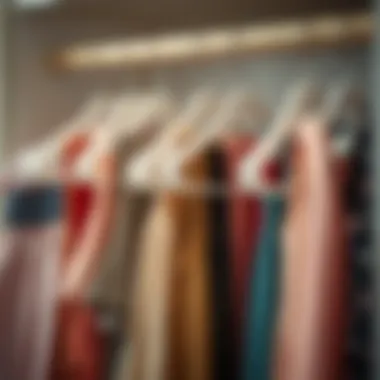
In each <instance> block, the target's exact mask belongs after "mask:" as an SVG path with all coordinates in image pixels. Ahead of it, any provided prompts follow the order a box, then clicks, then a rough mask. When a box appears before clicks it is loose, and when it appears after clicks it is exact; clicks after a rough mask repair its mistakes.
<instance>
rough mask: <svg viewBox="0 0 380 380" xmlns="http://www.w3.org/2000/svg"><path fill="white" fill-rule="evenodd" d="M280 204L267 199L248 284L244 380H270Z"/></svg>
mask: <svg viewBox="0 0 380 380" xmlns="http://www.w3.org/2000/svg"><path fill="white" fill-rule="evenodd" d="M283 209H284V201H283V200H282V199H267V200H266V201H265V202H264V206H263V214H264V215H263V221H262V227H261V233H260V240H259V244H258V246H257V247H256V246H254V247H253V249H254V250H255V251H256V252H255V254H254V257H255V260H254V263H253V270H252V274H251V281H250V292H249V301H248V310H247V328H246V347H245V354H244V367H243V378H244V379H247V380H249V379H257V380H270V379H271V372H272V357H273V351H274V344H273V339H274V330H275V325H276V317H277V302H278V292H279V289H278V287H279V274H280V265H281V250H280V231H281V225H282V216H283Z"/></svg>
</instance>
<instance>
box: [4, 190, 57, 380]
mask: <svg viewBox="0 0 380 380" xmlns="http://www.w3.org/2000/svg"><path fill="white" fill-rule="evenodd" d="M61 218H62V194H61V189H60V188H58V187H54V186H51V187H49V186H46V187H43V186H42V187H40V186H36V187H30V188H29V187H23V188H14V189H12V190H10V191H9V193H8V194H7V199H6V204H5V228H6V231H5V232H4V235H3V237H2V238H3V251H2V254H1V268H0V300H1V302H2V305H3V306H4V307H3V311H2V312H1V313H0V322H1V324H0V341H1V342H2V344H1V346H0V377H1V378H2V379H12V380H45V379H47V375H48V371H49V364H50V361H51V351H52V344H53V339H54V329H55V309H56V305H57V296H58V291H59V264H60V250H61V249H60V248H61V243H62V228H61V227H62V224H61Z"/></svg>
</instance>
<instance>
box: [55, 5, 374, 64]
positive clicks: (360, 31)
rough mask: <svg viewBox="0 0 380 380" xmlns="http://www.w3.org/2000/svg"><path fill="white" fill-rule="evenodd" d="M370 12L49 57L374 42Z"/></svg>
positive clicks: (206, 53)
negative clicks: (372, 39) (371, 40)
mask: <svg viewBox="0 0 380 380" xmlns="http://www.w3.org/2000/svg"><path fill="white" fill-rule="evenodd" d="M373 29H374V20H373V19H372V15H371V14H370V13H369V12H363V13H355V14H348V15H341V16H321V17H314V18H308V19H301V20H296V21H283V22H275V23H266V24H262V25H254V26H245V27H236V28H226V29H211V30H205V31H198V32H192V33H179V34H176V35H173V34H171V35H163V36H154V37H150V38H130V39H120V40H113V41H105V42H89V43H78V44H74V45H72V46H68V47H65V48H63V49H62V50H60V51H58V52H55V53H54V54H53V55H52V56H50V57H49V63H50V64H52V65H53V67H55V68H58V69H60V70H63V71H85V70H95V69H114V68H154V67H160V66H168V65H177V64H190V63H197V62H204V61H210V60H218V59H223V58H233V57H236V56H245V55H249V54H259V53H275V52H284V51H285V52H286V51H299V50H309V49H314V48H333V47H345V46H352V45H362V44H366V43H368V42H369V41H370V39H371V36H372V34H373Z"/></svg>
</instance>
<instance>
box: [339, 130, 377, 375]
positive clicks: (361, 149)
mask: <svg viewBox="0 0 380 380" xmlns="http://www.w3.org/2000/svg"><path fill="white" fill-rule="evenodd" d="M355 137H356V138H355V146H354V147H353V152H352V155H351V156H350V158H349V159H348V165H347V166H348V169H349V172H348V181H347V184H346V188H345V189H344V192H343V195H344V196H345V198H346V220H348V236H349V264H350V265H349V274H350V286H349V309H348V311H349V313H348V315H349V325H348V334H347V335H348V339H347V347H346V362H345V367H346V373H345V376H344V379H347V380H368V379H371V378H372V373H371V370H372V368H373V365H372V360H371V351H372V344H373V339H372V337H373V336H374V330H373V315H374V310H373V306H374V302H373V292H374V273H373V270H372V268H373V266H372V264H371V263H372V255H373V252H372V245H371V236H370V222H371V216H370V210H371V199H372V194H373V193H372V186H371V182H370V181H371V173H370V152H371V133H370V129H369V127H368V126H367V125H362V126H361V127H358V130H357V133H356V136H355Z"/></svg>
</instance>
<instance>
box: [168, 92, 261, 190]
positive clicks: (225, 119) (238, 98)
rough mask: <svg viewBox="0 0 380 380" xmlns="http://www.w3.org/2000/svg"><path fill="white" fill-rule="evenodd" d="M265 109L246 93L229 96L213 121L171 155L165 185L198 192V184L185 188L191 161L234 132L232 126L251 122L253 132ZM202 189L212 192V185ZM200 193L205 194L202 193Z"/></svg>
mask: <svg viewBox="0 0 380 380" xmlns="http://www.w3.org/2000/svg"><path fill="white" fill-rule="evenodd" d="M264 109H265V107H263V105H262V104H261V103H259V102H258V101H257V99H255V98H254V97H252V96H251V95H249V94H248V93H247V92H246V91H244V90H243V91H242V90H238V91H232V92H230V93H228V94H227V95H226V96H225V97H223V98H222V99H221V101H220V104H219V107H218V109H217V110H216V112H215V113H214V115H213V116H212V117H211V119H210V120H207V121H206V122H204V123H203V125H202V127H200V128H198V129H199V132H198V133H195V134H193V136H191V137H192V138H190V139H189V143H188V144H186V145H185V146H183V147H179V148H178V149H176V150H175V151H174V152H173V154H172V155H171V159H169V160H166V161H165V162H164V164H165V168H164V177H163V181H164V185H165V186H174V187H178V186H179V187H182V186H183V185H188V186H191V188H192V189H193V190H195V188H196V184H186V183H185V181H184V179H183V178H182V176H181V169H182V168H183V166H184V165H185V164H186V163H187V162H188V161H189V160H191V158H192V157H194V156H196V155H197V154H199V153H200V152H202V151H204V149H205V148H207V146H209V145H210V144H212V143H213V142H215V140H216V139H218V138H221V137H222V136H223V135H224V134H225V133H226V132H227V131H229V130H231V125H234V126H236V125H239V124H241V123H244V122H245V123H246V122H247V120H249V121H250V123H251V128H252V126H254V124H255V120H256V121H257V120H262V119H261V116H262V115H263V111H264ZM202 187H205V189H204V190H205V191H206V190H207V188H208V187H210V190H212V184H211V186H208V185H206V186H202ZM199 190H200V191H202V189H199Z"/></svg>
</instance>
